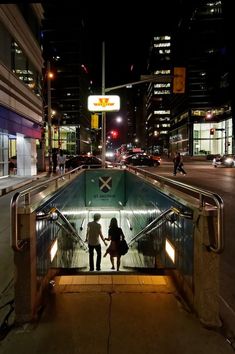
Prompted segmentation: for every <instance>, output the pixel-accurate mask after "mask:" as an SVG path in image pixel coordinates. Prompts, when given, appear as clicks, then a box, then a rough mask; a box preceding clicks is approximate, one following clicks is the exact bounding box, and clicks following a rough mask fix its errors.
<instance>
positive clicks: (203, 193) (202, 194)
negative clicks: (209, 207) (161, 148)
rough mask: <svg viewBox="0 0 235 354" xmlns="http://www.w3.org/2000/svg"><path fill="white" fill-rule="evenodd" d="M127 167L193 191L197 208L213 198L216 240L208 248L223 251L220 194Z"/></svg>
mask: <svg viewBox="0 0 235 354" xmlns="http://www.w3.org/2000/svg"><path fill="white" fill-rule="evenodd" d="M127 169H128V170H129V171H133V172H134V173H135V174H138V175H139V174H141V175H142V176H143V177H145V178H146V177H148V178H151V179H152V180H155V181H158V182H159V183H161V184H167V185H169V186H175V187H180V188H181V189H183V190H184V191H190V192H191V193H192V192H193V193H195V194H196V195H198V200H199V208H203V207H205V204H206V201H205V200H206V198H209V199H211V200H213V202H214V204H215V205H216V210H217V240H216V246H214V245H209V249H210V250H211V251H213V252H214V253H218V254H219V253H222V252H223V250H224V232H223V209H224V202H223V199H222V198H221V197H220V195H218V194H216V193H213V192H210V191H207V190H205V189H202V188H198V187H195V186H191V185H187V184H185V183H182V182H178V181H174V180H171V179H170V178H167V177H162V176H159V175H155V174H154V173H151V172H149V171H146V170H143V169H141V168H137V167H133V166H128V167H127Z"/></svg>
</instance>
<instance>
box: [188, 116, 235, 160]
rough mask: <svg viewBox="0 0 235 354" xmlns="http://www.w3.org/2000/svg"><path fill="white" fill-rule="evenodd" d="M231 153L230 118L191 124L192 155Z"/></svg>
mask: <svg viewBox="0 0 235 354" xmlns="http://www.w3.org/2000/svg"><path fill="white" fill-rule="evenodd" d="M209 154H221V155H223V154H232V119H228V120H227V121H223V122H219V123H214V122H213V123H200V124H198V123H196V124H194V125H193V155H194V156H197V155H209Z"/></svg>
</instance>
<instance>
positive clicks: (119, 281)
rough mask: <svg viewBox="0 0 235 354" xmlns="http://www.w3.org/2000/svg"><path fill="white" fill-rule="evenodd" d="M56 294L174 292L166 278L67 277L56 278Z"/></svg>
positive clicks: (143, 276)
mask: <svg viewBox="0 0 235 354" xmlns="http://www.w3.org/2000/svg"><path fill="white" fill-rule="evenodd" d="M54 290H55V292H65V293H79V292H172V289H170V288H169V284H168V281H167V280H166V277H164V276H159V275H158V276H152V275H108V274H107V275H106V274H103V275H96V274H94V275H75V276H73V275H67V276H60V277H56V279H55V288H54Z"/></svg>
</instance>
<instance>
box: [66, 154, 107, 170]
mask: <svg viewBox="0 0 235 354" xmlns="http://www.w3.org/2000/svg"><path fill="white" fill-rule="evenodd" d="M79 166H84V168H87V167H88V166H93V167H94V168H96V167H101V160H100V159H99V158H98V157H96V156H92V155H76V156H73V157H72V158H70V159H68V160H67V161H66V162H65V168H66V169H68V170H73V169H74V168H76V167H79Z"/></svg>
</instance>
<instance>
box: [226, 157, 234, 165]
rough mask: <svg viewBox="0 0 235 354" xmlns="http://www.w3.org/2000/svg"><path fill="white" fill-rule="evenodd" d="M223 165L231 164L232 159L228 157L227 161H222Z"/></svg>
mask: <svg viewBox="0 0 235 354" xmlns="http://www.w3.org/2000/svg"><path fill="white" fill-rule="evenodd" d="M224 162H225V163H228V164H230V163H232V162H233V159H232V158H231V157H228V158H227V159H225V160H224Z"/></svg>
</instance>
